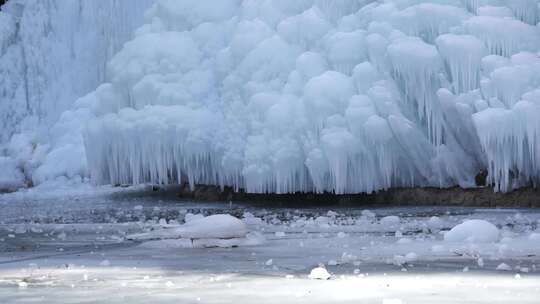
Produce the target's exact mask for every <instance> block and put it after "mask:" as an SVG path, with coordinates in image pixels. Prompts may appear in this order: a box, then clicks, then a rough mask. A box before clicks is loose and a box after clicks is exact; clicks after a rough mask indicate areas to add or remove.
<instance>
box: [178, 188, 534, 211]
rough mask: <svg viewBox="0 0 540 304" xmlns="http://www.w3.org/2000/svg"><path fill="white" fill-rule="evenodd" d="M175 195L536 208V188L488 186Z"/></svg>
mask: <svg viewBox="0 0 540 304" xmlns="http://www.w3.org/2000/svg"><path fill="white" fill-rule="evenodd" d="M178 196H179V197H180V198H184V199H193V200H200V201H224V202H228V201H252V202H260V203H267V204H269V205H274V206H291V205H311V204H318V205H330V204H339V205H345V206H362V205H366V206H367V205H380V206H427V205H431V206H433V205H435V206H437V205H439V206H471V207H529V208H531V207H533V208H538V207H540V190H538V189H533V188H523V189H518V190H515V191H512V192H509V193H500V192H494V191H493V189H492V188H490V187H481V188H472V189H463V188H459V187H454V188H446V189H440V188H395V189H389V190H385V191H379V192H377V193H372V194H365V193H363V194H348V195H336V194H333V193H320V194H318V193H292V194H251V193H245V192H243V191H233V189H231V188H225V189H224V190H221V189H220V188H219V187H215V186H204V185H199V186H196V187H195V190H193V191H192V190H190V189H189V187H188V186H187V185H184V186H182V187H181V188H180V190H179V192H178Z"/></svg>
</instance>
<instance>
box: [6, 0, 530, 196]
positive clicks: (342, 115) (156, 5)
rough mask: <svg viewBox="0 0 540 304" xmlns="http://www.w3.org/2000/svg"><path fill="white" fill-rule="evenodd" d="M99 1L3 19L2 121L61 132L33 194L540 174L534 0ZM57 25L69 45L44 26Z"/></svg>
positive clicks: (517, 178)
mask: <svg viewBox="0 0 540 304" xmlns="http://www.w3.org/2000/svg"><path fill="white" fill-rule="evenodd" d="M53 2H54V1H53ZM83 2H84V1H80V2H79V1H74V2H73V3H71V4H70V5H65V6H61V5H53V4H55V3H52V4H51V3H49V2H41V1H30V2H24V3H23V2H22V1H20V0H13V1H10V3H15V4H9V6H8V9H7V10H6V12H7V15H6V14H3V15H0V27H1V28H3V29H5V32H6V33H8V34H7V35H5V37H2V39H0V58H1V59H0V74H5V73H8V74H9V75H13V76H10V77H4V78H1V77H0V79H1V80H0V90H2V92H7V93H6V94H3V95H1V94H0V96H8V97H0V98H4V99H0V101H1V102H0V106H2V107H5V108H6V109H7V110H6V111H0V115H3V116H0V118H2V119H0V123H3V122H6V124H10V125H16V127H15V129H16V130H15V129H13V128H11V129H10V130H9V131H6V132H7V133H6V134H7V135H4V134H3V135H2V136H3V137H4V138H9V137H11V134H13V132H18V131H20V130H22V129H23V125H24V126H25V127H24V129H25V130H26V129H27V130H33V131H35V130H36V128H40V127H41V128H40V129H41V130H44V129H46V130H47V131H50V132H42V133H48V134H45V135H43V134H36V138H38V139H39V140H37V143H38V145H39V146H41V147H42V148H41V149H42V150H46V151H45V152H46V154H47V155H41V156H40V157H33V156H30V157H29V158H28V159H26V160H24V161H23V162H27V163H32V165H31V166H30V167H31V168H32V170H30V171H26V170H25V173H27V174H28V175H29V177H31V178H32V180H33V181H34V183H42V182H44V181H47V180H54V179H58V178H64V177H67V178H74V179H83V180H84V178H85V177H87V176H90V177H91V178H92V179H93V181H94V182H95V183H97V184H124V183H130V184H142V183H156V184H168V183H183V182H188V183H189V184H190V185H191V186H192V187H193V186H194V185H195V184H197V183H202V184H215V185H219V186H222V187H223V186H232V187H234V188H235V189H240V188H242V189H245V190H246V191H248V192H257V193H266V192H275V193H287V192H296V191H314V192H324V191H329V192H335V193H356V192H373V191H377V190H380V189H387V188H391V187H408V186H437V187H446V186H453V185H460V186H467V187H468V186H473V185H474V177H475V175H476V174H477V173H478V172H479V171H480V170H481V169H487V170H488V172H489V176H488V180H489V182H490V183H492V184H494V185H495V186H496V188H497V189H498V190H502V191H507V190H510V189H512V188H514V187H518V186H522V185H526V184H527V183H530V182H531V181H532V182H533V183H534V184H536V183H537V182H538V180H539V178H540V170H538V168H539V167H540V165H538V160H537V157H535V155H537V154H538V145H537V144H536V143H537V142H538V138H537V136H538V135H537V134H539V132H538V131H537V129H538V126H537V123H536V122H537V121H538V120H537V119H535V117H536V113H537V104H538V102H537V100H538V99H537V97H538V96H537V94H536V93H535V92H536V90H539V89H540V79H539V77H538V75H540V73H539V70H538V69H539V66H540V64H539V63H538V61H539V59H538V52H539V51H540V28H539V27H538V26H537V25H536V24H537V22H538V20H539V14H538V5H537V3H536V2H535V1H532V0H516V1H506V2H504V1H503V2H501V1H496V3H495V2H492V1H428V0H415V1H402V0H399V1H397V0H396V1H384V2H377V1H375V2H374V1H348V0H339V1H327V0H301V1H282V0H265V1H252V0H224V1H218V2H219V3H217V2H216V1H211V0H199V1H191V0H189V1H188V0H186V1H171V0H139V1H136V2H135V4H134V5H132V6H130V7H129V8H123V7H122V6H121V4H120V5H119V7H116V6H114V5H115V3H116V2H115V1H99V3H91V4H88V3H86V2H84V3H83ZM22 4H24V5H23V6H22V12H24V13H23V15H22V16H19V15H18V14H17V10H18V9H16V7H20V6H17V5H22ZM488 5H491V6H488ZM79 7H80V10H78V8H79ZM147 7H149V9H148V10H147V12H146V14H145V24H144V25H142V27H140V28H139V29H137V30H136V31H135V34H134V35H131V34H130V32H131V30H132V29H133V28H134V27H135V26H136V24H138V23H141V22H142V20H141V18H142V11H143V10H144V9H145V8H147ZM20 8H21V7H20ZM112 12H114V13H115V14H120V15H121V16H117V15H114V14H112ZM83 17H84V18H83ZM48 19H50V20H53V21H54V22H52V24H51V31H52V33H53V34H51V35H52V36H51V37H53V38H55V39H53V38H51V37H49V38H50V39H44V38H43V37H40V36H39V33H41V32H42V31H36V30H35V29H33V30H29V28H30V27H29V24H30V23H29V20H36V23H37V24H38V25H40V26H39V27H38V28H43V27H44V26H45V25H43V26H41V23H43V22H40V20H41V21H43V20H48ZM17 22H18V24H19V25H20V27H19V31H18V32H17V31H15V30H14V29H16V28H17V27H16V26H14V25H15V24H17ZM44 24H45V23H44ZM94 24H99V25H100V27H99V29H98V30H95V29H94ZM75 25H76V26H75ZM90 25H92V26H90ZM99 33H105V37H103V36H100V34H99ZM14 37H16V38H17V39H15V38H14ZM56 38H58V39H56ZM129 39H131V40H130V41H129V42H127V43H125V44H124V45H123V47H121V45H122V43H123V42H124V41H126V40H129ZM54 41H57V42H54ZM64 45H70V46H72V53H73V54H67V53H66V51H65V50H66V49H69V48H65V47H63V48H61V47H59V46H64ZM22 49H25V50H27V49H28V50H33V51H32V52H29V54H31V55H32V56H30V57H29V58H28V60H27V62H25V61H24V60H22V59H21V58H22V57H21V54H22V53H21V51H22ZM42 50H43V51H42ZM95 50H99V51H95ZM51 53H55V54H58V55H57V56H54V60H51V61H50V62H49V61H46V62H47V64H41V62H42V61H43V58H47V57H46V56H47V55H49V54H51ZM113 53H116V55H114V56H113ZM43 62H45V61H43ZM105 62H108V64H105ZM25 64H26V66H27V67H29V68H27V69H26V70H28V71H30V73H29V74H28V75H27V76H28V77H29V79H30V80H25V79H24V77H22V76H23V75H25V73H24V71H25V68H24V66H25ZM8 74H6V75H8ZM59 75H60V76H59ZM80 75H83V76H84V77H82V78H81V77H79V76H80ZM8 78H9V79H8ZM40 79H44V83H42V82H41V81H40ZM72 79H77V80H78V81H72ZM26 82H29V83H28V86H26V87H27V88H31V90H30V91H29V92H25V91H24V88H25V84H26ZM34 82H35V83H34ZM99 83H103V84H102V85H100V86H99V87H98V88H97V89H96V90H95V91H93V92H90V93H89V94H87V95H85V96H84V97H82V98H80V99H78V100H77V101H76V102H75V104H73V102H74V101H75V100H76V97H78V96H82V95H83V94H86V93H87V92H88V91H90V90H91V89H92V88H94V87H95V86H96V85H98V84H99ZM68 84H69V85H68ZM65 88H68V89H65ZM26 95H28V96H26ZM6 98H7V99H6ZM23 105H24V107H23ZM25 107H28V108H29V110H28V109H26V108H25ZM2 109H4V108H2ZM21 109H22V110H21ZM66 109H69V110H68V111H66V112H64V114H62V115H60V113H61V112H62V111H65V110H66ZM28 112H31V113H37V114H36V115H35V116H37V117H34V118H31V117H29V115H28ZM25 117H26V118H28V119H25ZM4 118H5V120H4ZM23 120H24V123H23ZM493 121H496V122H497V124H496V125H494V124H493ZM44 125H46V126H47V128H43V126H44ZM51 126H53V127H51ZM33 131H32V132H33ZM32 132H30V133H32ZM34 133H35V132H34ZM49 133H50V134H49ZM81 133H83V134H81ZM0 142H1V140H0ZM83 142H84V143H83ZM6 154H7V153H6ZM9 156H10V157H11V158H16V157H15V156H14V155H12V154H9ZM59 160H62V162H63V164H62V165H61V166H60V165H57V163H58V161H59ZM64 160H67V161H64ZM23 167H28V166H26V165H23ZM34 169H35V170H34Z"/></svg>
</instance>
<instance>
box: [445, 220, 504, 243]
mask: <svg viewBox="0 0 540 304" xmlns="http://www.w3.org/2000/svg"><path fill="white" fill-rule="evenodd" d="M444 240H445V241H447V242H472V243H493V242H497V241H498V240H499V229H498V228H497V227H496V226H495V225H493V224H491V223H490V222H488V221H485V220H467V221H465V222H463V223H461V224H459V225H457V226H455V227H454V228H452V229H451V230H450V231H448V232H446V233H445V235H444Z"/></svg>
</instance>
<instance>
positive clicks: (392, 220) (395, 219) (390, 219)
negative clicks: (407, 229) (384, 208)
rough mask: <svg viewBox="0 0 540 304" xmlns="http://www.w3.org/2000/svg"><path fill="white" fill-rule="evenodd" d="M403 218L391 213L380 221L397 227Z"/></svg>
mask: <svg viewBox="0 0 540 304" xmlns="http://www.w3.org/2000/svg"><path fill="white" fill-rule="evenodd" d="M400 222H401V219H400V218H399V216H395V215H389V216H385V217H383V218H381V219H380V221H379V223H380V224H381V225H383V226H385V227H396V226H399V223H400Z"/></svg>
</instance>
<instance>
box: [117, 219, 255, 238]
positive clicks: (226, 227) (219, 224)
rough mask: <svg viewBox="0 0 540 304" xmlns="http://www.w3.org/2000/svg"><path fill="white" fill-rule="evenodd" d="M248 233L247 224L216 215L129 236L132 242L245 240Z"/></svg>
mask: <svg viewBox="0 0 540 304" xmlns="http://www.w3.org/2000/svg"><path fill="white" fill-rule="evenodd" d="M247 233H248V229H247V227H246V224H245V223H244V222H243V221H241V220H239V219H237V218H235V217H234V216H231V215H228V214H216V215H211V216H207V217H204V218H199V219H193V220H191V221H189V222H187V223H185V224H184V225H180V226H178V227H174V228H165V229H157V230H155V231H152V232H148V233H141V234H134V235H130V236H128V239H131V240H138V241H143V240H162V239H234V238H245V237H246V235H247Z"/></svg>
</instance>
